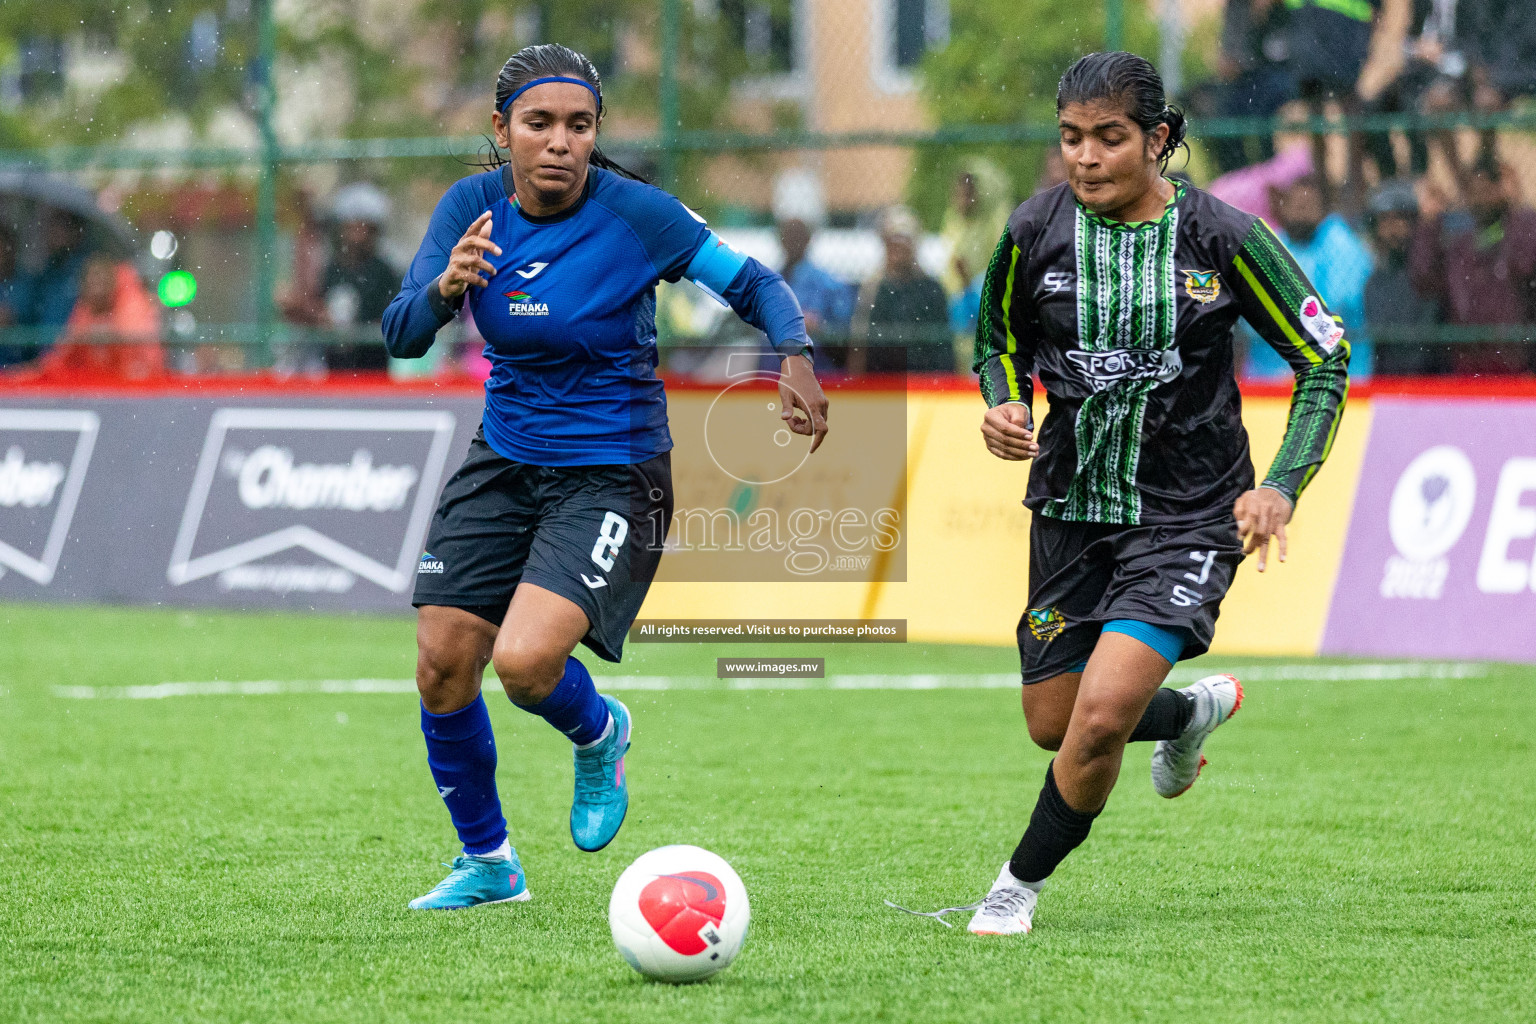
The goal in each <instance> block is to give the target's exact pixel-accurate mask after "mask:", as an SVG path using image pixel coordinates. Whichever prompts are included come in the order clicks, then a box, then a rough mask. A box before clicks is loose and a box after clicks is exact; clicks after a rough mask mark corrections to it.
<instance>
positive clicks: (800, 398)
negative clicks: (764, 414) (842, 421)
mask: <svg viewBox="0 0 1536 1024" xmlns="http://www.w3.org/2000/svg"><path fill="white" fill-rule="evenodd" d="M779 409H780V412H779V418H780V419H782V420H783V421H784V423H785V425H786V426H788V427H789V429H790V430H793V431H794V432H795V433H797V434H805V435H806V436H808V437H811V438H813V440H812V441H811V451H815V450H816V449H817V448H820V447H821V441H822V438H824V437H826V436H827V396H826V395H825V394H823V393H822V390H821V384H820V383H819V382H818V381H817V380H816V371H815V370H814V369H812V368H811V361H810V360H809V359H807V358H805V357H804V356H786V357H785V359H784V362H783V364H782V366H781V368H780V371H779ZM797 410H798V411H800V412H803V413H804V414H805V415H803V416H797V415H796V411H797Z"/></svg>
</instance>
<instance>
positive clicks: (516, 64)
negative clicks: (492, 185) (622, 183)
mask: <svg viewBox="0 0 1536 1024" xmlns="http://www.w3.org/2000/svg"><path fill="white" fill-rule="evenodd" d="M539 78H579V79H581V80H582V81H583V82H586V83H587V84H588V85H590V86H592V89H593V91H595V92H596V93H597V119H598V122H599V123H601V121H602V119H603V113H604V111H605V109H606V108H605V107H604V106H603V80H602V78H601V76H599V75H598V73H597V67H596V66H595V65H593V63H592V62H591V61H590V60H588V59H587V58H586V57H585V56H583V55H582V54H580V53H577V52H576V51H575V50H573V49H571V48H570V47H569V46H561V45H560V44H559V43H540V44H539V45H538V46H525V47H523V48H522V49H521V50H518V51H517V52H516V53H514V54H513V55H512V56H511V57H509V58H507V62H506V63H505V64H503V65H502V66H501V72H500V74H498V75H497V76H496V109H497V110H498V111H499V110H501V109H502V107H504V106H506V103H507V98H508V97H510V96H511V95H512V94H513V93H515V92H517V90H519V89H521V88H522V87H523V86H525V85H527V84H528V83H529V82H532V81H534V80H535V79H539ZM508 113H509V112H508ZM487 141H490V142H491V147H490V153H488V154H487V155H486V157H485V159H484V160H482V161H481V162H480V165H479V166H481V167H484V168H486V169H487V170H491V169H494V168H497V167H500V166H502V165H503V164H505V163H506V162H507V161H506V158H505V157H503V156H502V155H501V151H500V150H499V149H497V148H496V143H495V142H494V141H492V140H487ZM588 163H590V164H591V165H592V166H593V167H601V168H602V169H603V170H605V171H612V172H614V173H615V174H622V175H623V176H624V177H626V178H633V179H634V180H635V181H645V179H644V178H642V177H641V176H640V175H638V174H636V173H635V172H634V171H631V170H629V169H628V168H627V167H624V166H621V165H620V164H618V163H615V162H614V161H613V160H610V159H609V158H608V157H607V156H606V155H605V154H604V153H603V151H602V150H601V149H598V148H597V147H595V146H594V147H593V149H592V157H591V159H590V160H589V161H588ZM647 184H649V183H647Z"/></svg>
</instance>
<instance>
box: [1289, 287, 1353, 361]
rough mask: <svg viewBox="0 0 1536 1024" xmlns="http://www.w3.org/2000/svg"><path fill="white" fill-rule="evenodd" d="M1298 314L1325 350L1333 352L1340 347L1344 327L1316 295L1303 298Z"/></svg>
mask: <svg viewBox="0 0 1536 1024" xmlns="http://www.w3.org/2000/svg"><path fill="white" fill-rule="evenodd" d="M1297 315H1298V316H1299V317H1300V318H1301V325H1302V326H1303V327H1305V328H1306V329H1307V333H1308V334H1310V335H1312V337H1313V338H1314V339H1315V340H1316V341H1317V343H1318V344H1319V345H1321V346H1323V350H1324V351H1325V352H1332V351H1333V350H1334V349H1335V348H1337V347H1338V345H1339V339H1340V338H1342V337H1344V328H1343V327H1341V326H1340V325H1339V323H1338V321H1336V320H1334V318H1333V317H1331V316H1329V315H1328V310H1327V308H1326V307H1324V306H1323V303H1322V300H1320V299H1319V298H1318V297H1317V296H1316V295H1308V296H1307V297H1306V298H1304V299H1302V300H1301V309H1300V310H1298V311H1297Z"/></svg>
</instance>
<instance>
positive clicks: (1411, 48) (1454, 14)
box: [1365, 0, 1486, 180]
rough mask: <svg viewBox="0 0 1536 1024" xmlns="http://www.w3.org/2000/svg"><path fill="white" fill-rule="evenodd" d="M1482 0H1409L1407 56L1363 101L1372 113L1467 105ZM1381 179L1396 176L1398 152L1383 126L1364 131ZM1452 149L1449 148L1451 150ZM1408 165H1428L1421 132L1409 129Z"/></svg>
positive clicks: (1414, 168)
mask: <svg viewBox="0 0 1536 1024" xmlns="http://www.w3.org/2000/svg"><path fill="white" fill-rule="evenodd" d="M1485 2H1486V0H1412V11H1411V21H1410V23H1409V26H1408V36H1409V38H1408V39H1407V40H1406V41H1405V42H1404V43H1403V49H1404V51H1405V53H1406V61H1405V63H1404V64H1403V68H1402V70H1401V71H1400V72H1399V73H1398V75H1397V77H1396V78H1395V79H1393V80H1392V81H1391V82H1390V83H1388V85H1387V86H1386V88H1384V89H1383V90H1382V91H1381V93H1380V95H1378V96H1377V97H1376V98H1375V99H1374V100H1372V101H1371V102H1370V104H1369V105H1368V110H1369V111H1370V112H1371V113H1373V114H1402V113H1421V112H1423V113H1441V112H1445V111H1451V110H1464V109H1466V106H1467V103H1468V100H1469V99H1470V98H1471V97H1470V86H1469V80H1468V77H1467V52H1466V48H1467V46H1468V44H1469V42H1471V41H1472V38H1473V35H1474V33H1475V31H1476V26H1477V24H1478V22H1479V20H1480V19H1479V15H1480V14H1481V10H1482V5H1483V4H1484V3H1485ZM1365 141H1366V148H1367V150H1368V151H1369V152H1370V154H1371V158H1372V160H1374V161H1375V163H1376V169H1377V171H1378V172H1380V175H1381V177H1382V180H1386V179H1389V178H1395V177H1397V175H1398V173H1399V167H1398V162H1397V154H1396V153H1395V152H1394V151H1393V149H1392V139H1391V136H1389V135H1388V134H1387V133H1386V132H1373V133H1372V134H1370V135H1367V136H1366V140H1365ZM1452 152H1453V153H1454V150H1452ZM1408 169H1409V170H1410V171H1411V172H1412V173H1413V174H1415V175H1419V174H1423V173H1424V172H1425V171H1427V170H1428V169H1429V146H1428V144H1427V143H1426V142H1425V141H1424V133H1423V132H1419V131H1410V132H1408Z"/></svg>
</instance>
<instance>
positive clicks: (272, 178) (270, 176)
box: [247, 0, 281, 362]
mask: <svg viewBox="0 0 1536 1024" xmlns="http://www.w3.org/2000/svg"><path fill="white" fill-rule="evenodd" d="M272 3H273V0H258V3H257V15H256V31H257V45H256V68H255V71H256V74H255V76H254V77H255V88H256V97H255V99H256V104H255V106H256V126H257V130H258V131H259V132H260V134H261V173H260V177H259V178H258V182H257V187H256V253H255V262H256V267H255V270H256V296H255V298H256V335H257V342H258V344H259V346H260V349H259V352H260V355H261V357H262V358H263V359H265V358H266V357H267V356H268V355H269V354H270V352H271V345H272V341H273V335H274V333H275V330H276V326H277V322H276V321H277V317H276V306H275V304H274V301H273V295H274V293H275V292H276V290H277V167H278V160H279V159H280V157H281V153H280V151H279V149H278V144H277V133H276V131H275V130H274V129H273V127H272V113H273V107H275V106H276V104H277V95H276V89H275V87H274V86H273V84H272V64H273V61H274V59H275V58H276V56H277V22H276V20H275V19H274V17H273V14H272ZM255 354H256V353H255V352H251V351H248V352H247V355H248V356H249V355H255ZM248 362H249V360H248Z"/></svg>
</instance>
